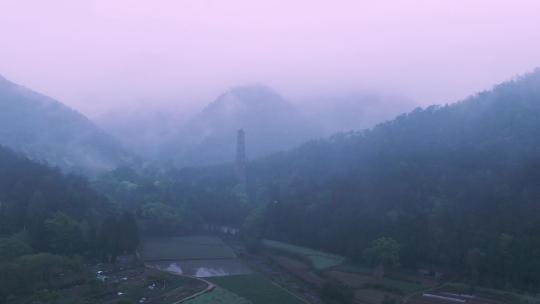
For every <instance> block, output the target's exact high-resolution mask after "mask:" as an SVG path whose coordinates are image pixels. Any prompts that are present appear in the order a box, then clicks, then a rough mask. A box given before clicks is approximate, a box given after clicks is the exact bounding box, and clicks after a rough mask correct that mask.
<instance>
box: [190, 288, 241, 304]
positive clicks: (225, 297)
mask: <svg viewBox="0 0 540 304" xmlns="http://www.w3.org/2000/svg"><path fill="white" fill-rule="evenodd" d="M185 303H186V304H213V303H216V304H219V303H222V304H251V302H249V301H248V300H246V299H244V298H242V297H239V296H238V295H236V294H234V293H232V292H230V291H228V290H226V289H223V288H221V287H216V288H214V290H212V291H211V292H207V293H205V294H203V295H200V296H198V297H196V298H194V299H191V300H188V301H187V302H185Z"/></svg>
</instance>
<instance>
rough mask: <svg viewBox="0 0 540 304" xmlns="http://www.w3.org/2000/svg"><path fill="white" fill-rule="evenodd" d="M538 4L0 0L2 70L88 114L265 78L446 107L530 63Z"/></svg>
mask: <svg viewBox="0 0 540 304" xmlns="http://www.w3.org/2000/svg"><path fill="white" fill-rule="evenodd" d="M539 16H540V1H538V0H508V1H498V0H461V1H458V0H424V1H421V0H409V1H405V0H401V1H400V0H393V1H389V0H357V1H345V0H343V1H341V0H327V1H319V0H284V1H271V0H267V1H263V0H214V1H212V0H46V1H45V0H0V74H1V75H4V76H5V77H7V78H9V79H11V80H13V81H15V82H18V83H21V84H23V85H25V86H28V87H31V88H33V89H35V90H38V91H40V92H43V93H45V94H47V95H50V96H52V97H55V98H57V99H59V100H61V101H62V102H64V103H66V104H68V105H70V106H72V107H74V108H76V109H78V110H81V111H82V112H84V113H86V114H89V115H90V116H95V115H97V114H99V113H102V112H104V111H107V110H109V109H112V108H118V107H119V106H125V105H130V106H132V105H135V104H140V103H142V102H148V103H152V104H160V103H169V104H170V103H171V102H176V103H177V104H178V107H185V106H187V105H193V104H197V103H198V104H202V103H207V102H209V101H211V100H212V99H213V98H214V97H215V96H216V95H218V94H219V93H220V92H222V91H224V90H225V89H227V88H228V87H231V86H234V85H238V84H245V83H253V82H258V83H265V84H268V85H270V86H273V87H275V88H276V89H277V90H278V91H280V92H282V93H283V94H284V95H285V96H288V97H290V98H292V99H296V100H299V99H303V98H306V97H309V96H311V95H316V94H320V93H324V94H331V93H336V92H341V91H344V92H345V91H346V92H352V91H362V90H380V91H385V92H390V93H393V94H398V95H404V96H407V97H410V98H413V99H415V100H417V101H418V102H419V103H421V104H431V103H444V102H452V101H455V100H457V99H460V98H463V97H465V96H467V95H469V94H472V93H474V92H476V91H479V90H482V89H488V88H490V87H491V86H492V85H493V84H495V83H498V82H500V81H503V80H506V79H509V78H511V77H512V76H515V75H517V74H521V73H524V72H527V71H531V70H532V69H533V68H534V67H536V66H540V17H539Z"/></svg>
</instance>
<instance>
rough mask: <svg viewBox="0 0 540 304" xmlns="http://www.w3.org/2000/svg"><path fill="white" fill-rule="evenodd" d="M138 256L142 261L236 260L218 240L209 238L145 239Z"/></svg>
mask: <svg viewBox="0 0 540 304" xmlns="http://www.w3.org/2000/svg"><path fill="white" fill-rule="evenodd" d="M140 256H141V258H142V259H143V260H144V261H159V260H203V259H229V258H230V259H232V258H236V254H235V253H234V251H233V250H232V249H231V248H230V247H229V246H227V245H225V243H223V241H222V240H221V239H220V238H217V237H210V236H186V237H158V238H145V239H143V241H142V250H141V251H140Z"/></svg>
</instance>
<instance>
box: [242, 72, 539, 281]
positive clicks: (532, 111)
mask: <svg viewBox="0 0 540 304" xmlns="http://www.w3.org/2000/svg"><path fill="white" fill-rule="evenodd" d="M539 169H540V71H536V72H534V73H532V74H529V75H525V76H524V77H520V78H518V79H515V80H513V81H510V82H506V83H503V84H501V85H498V86H497V87H495V88H494V89H493V90H492V91H488V92H482V93H480V94H478V95H476V96H473V97H470V98H468V99H467V100H464V101H462V102H459V103H456V104H452V105H446V106H431V107H428V108H426V109H417V110H415V111H413V112H411V113H408V114H404V115H401V116H399V117H397V118H396V119H395V120H393V121H389V122H387V123H383V124H381V125H378V126H377V127H375V128H373V129H371V130H366V131H363V132H354V133H347V134H337V135H335V136H333V137H331V138H329V139H326V140H320V141H314V142H310V143H308V144H305V145H303V146H302V147H301V148H299V149H297V150H293V151H290V152H287V153H283V154H280V155H275V156H272V157H269V158H266V159H263V160H258V161H255V162H252V163H251V165H250V181H251V185H250V193H251V196H252V197H253V198H254V201H255V202H256V203H257V204H259V206H264V207H262V208H261V207H259V209H260V210H258V213H257V214H258V217H259V218H258V219H257V218H255V219H253V217H252V218H251V221H250V222H249V223H250V225H252V226H251V227H250V228H251V229H254V227H256V228H257V229H255V231H259V235H258V237H264V238H273V239H278V240H284V241H289V242H294V243H299V244H304V245H307V246H312V247H317V248H322V249H325V250H329V251H333V252H339V253H343V254H346V255H347V256H349V257H351V258H353V259H356V260H362V258H363V256H362V252H363V251H364V249H365V248H367V247H368V246H369V244H370V243H371V242H372V241H373V240H374V239H377V238H379V237H390V238H392V239H395V240H396V241H397V242H398V243H399V246H400V249H401V250H400V252H401V261H402V266H404V267H415V266H418V265H423V264H428V265H437V267H439V268H442V269H445V268H446V269H452V270H454V271H456V270H457V272H458V273H459V274H461V275H463V276H464V277H466V278H468V279H469V280H471V281H473V282H474V283H479V284H484V285H489V286H496V287H508V288H511V287H513V288H522V289H528V290H535V291H538V286H540V252H539V250H540V213H538V212H537V211H538V210H539V208H540V205H539V203H540V191H539V189H540V173H539V172H540V170H539ZM262 189H266V190H267V191H266V193H267V195H266V196H262V197H260V196H258V195H257V194H258V193H261V192H263V191H262ZM265 202H266V203H265ZM261 204H262V205H261Z"/></svg>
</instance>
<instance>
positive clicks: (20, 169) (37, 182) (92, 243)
mask: <svg viewBox="0 0 540 304" xmlns="http://www.w3.org/2000/svg"><path fill="white" fill-rule="evenodd" d="M137 245H138V232H137V226H136V223H135V219H134V217H133V216H132V215H131V214H130V213H127V212H121V210H119V209H118V208H116V207H114V206H113V205H112V204H111V203H110V202H109V201H108V200H107V199H106V198H105V197H104V196H102V195H100V194H98V193H97V192H95V191H94V190H93V189H91V188H90V187H89V185H88V182H87V181H86V180H85V179H83V178H81V177H78V176H74V175H64V174H63V173H61V172H60V171H59V170H57V169H51V168H50V167H48V166H46V165H43V164H38V163H35V162H32V161H30V160H29V159H27V158H26V157H24V156H22V155H20V154H16V153H15V152H12V151H10V150H8V149H6V148H3V147H0V303H3V300H4V297H5V296H7V295H17V294H31V293H32V292H34V291H35V290H39V289H43V288H46V287H48V286H49V283H50V282H51V280H52V278H53V276H55V275H57V274H58V273H60V272H62V271H74V272H79V271H80V269H81V267H82V264H81V263H82V258H81V257H84V258H85V259H91V260H92V259H94V260H100V261H114V260H115V259H116V257H117V256H118V255H120V254H124V253H129V252H132V251H133V250H135V248H136V247H137Z"/></svg>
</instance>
